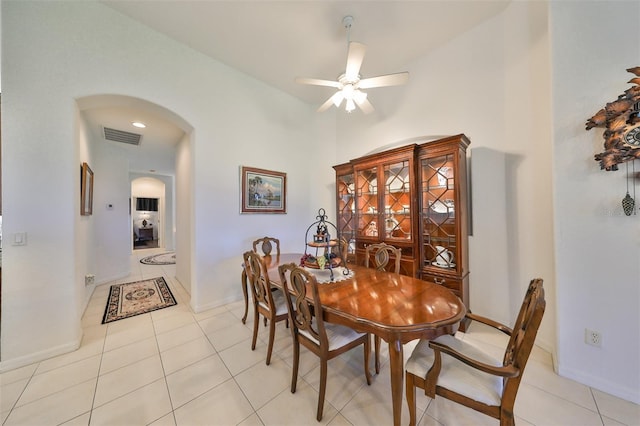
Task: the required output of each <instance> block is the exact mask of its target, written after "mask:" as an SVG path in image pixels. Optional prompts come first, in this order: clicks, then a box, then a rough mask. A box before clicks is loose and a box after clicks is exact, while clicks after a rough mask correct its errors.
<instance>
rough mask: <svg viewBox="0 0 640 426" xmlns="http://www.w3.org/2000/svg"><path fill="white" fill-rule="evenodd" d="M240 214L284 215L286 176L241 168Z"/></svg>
mask: <svg viewBox="0 0 640 426" xmlns="http://www.w3.org/2000/svg"><path fill="white" fill-rule="evenodd" d="M240 180H241V187H242V194H241V197H240V198H241V206H240V207H241V208H240V212H241V213H286V212H287V174H286V173H281V172H272V171H270V170H263V169H256V168H253V167H245V166H241V168H240Z"/></svg>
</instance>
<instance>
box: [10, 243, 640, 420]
mask: <svg viewBox="0 0 640 426" xmlns="http://www.w3.org/2000/svg"><path fill="white" fill-rule="evenodd" d="M156 251H158V249H154V250H136V252H135V253H134V255H133V256H132V269H131V270H132V271H134V272H133V273H132V274H131V276H129V277H127V279H123V280H119V281H118V282H129V281H135V280H139V279H143V278H152V277H156V276H160V275H162V276H164V277H165V279H166V280H167V282H168V283H169V286H170V287H171V290H172V292H173V294H174V296H176V298H177V300H178V305H177V306H174V307H171V308H166V309H162V310H159V311H155V312H152V313H150V314H145V315H140V316H137V317H133V318H129V319H126V320H120V321H116V322H113V323H110V324H107V325H101V324H100V322H101V320H102V315H103V313H104V308H105V303H106V298H107V293H108V290H109V285H101V286H98V287H97V288H96V290H95V292H94V294H93V297H92V298H91V301H90V303H89V306H88V307H87V310H86V313H85V315H84V318H83V321H82V325H83V327H84V339H83V341H82V346H81V347H80V349H78V350H77V351H75V352H73V353H69V354H65V355H62V356H58V357H55V358H52V359H48V360H46V361H42V362H39V363H36V364H33V365H29V366H26V367H22V368H18V369H16V370H12V371H8V372H5V373H2V374H1V375H0V385H1V389H0V392H1V393H0V413H1V420H2V424H3V425H5V426H11V425H29V426H39V425H61V424H64V425H118V426H120V425H154V426H165V425H178V426H182V425H296V426H299V425H305V424H306V425H316V424H318V423H317V422H316V420H315V410H316V404H317V397H318V393H317V389H318V381H319V367H318V363H317V358H316V357H315V356H313V355H312V354H310V353H308V352H306V350H305V349H304V348H302V349H301V351H302V356H301V366H300V377H299V379H298V388H297V392H296V393H295V394H292V393H291V392H290V388H289V386H290V380H291V342H290V339H291V337H290V334H289V331H288V330H287V329H286V328H285V327H284V323H281V324H278V326H277V336H276V343H275V349H274V355H273V357H272V361H271V365H270V366H266V365H265V363H264V360H265V354H266V344H265V342H266V338H267V336H268V332H267V329H266V328H264V327H261V328H260V332H259V338H260V339H259V344H258V346H257V347H256V350H255V351H251V348H250V345H251V335H252V328H251V327H252V317H251V316H250V317H249V320H248V321H247V324H246V325H243V324H242V323H241V321H240V317H241V316H242V313H243V304H242V302H236V303H232V304H229V305H226V306H222V307H220V308H217V309H211V310H209V311H206V312H202V313H198V314H194V313H193V312H192V311H191V309H190V307H189V303H188V295H187V293H186V292H185V290H184V289H183V288H182V287H181V286H180V284H179V283H178V282H177V281H176V280H175V279H174V278H173V277H174V271H175V265H169V266H152V265H142V264H141V263H139V262H138V259H139V258H141V257H144V256H147V255H149V254H151V253H154V252H156ZM464 338H465V339H478V340H483V341H485V342H486V344H485V347H486V348H487V349H488V350H492V351H496V352H500V349H499V345H500V344H503V343H504V340H503V338H502V336H499V335H497V334H495V333H492V332H491V331H490V330H488V329H486V328H480V327H472V328H471V330H470V331H469V332H468V333H467V334H466V335H465V336H464ZM411 348H412V345H407V347H406V348H405V357H408V355H409V354H410V352H411ZM382 359H383V368H382V370H381V372H380V375H378V376H374V380H373V383H372V384H371V386H367V385H366V382H365V378H364V374H363V372H362V352H361V350H354V351H350V352H349V353H347V354H344V355H342V356H341V357H339V358H336V359H334V360H332V361H330V362H329V379H328V384H327V401H326V402H325V408H324V418H323V420H322V422H321V423H322V424H328V425H332V426H338V425H367V426H371V425H389V424H392V413H391V404H390V384H389V369H388V363H387V362H385V361H387V352H386V351H385V352H384V353H383V358H382ZM371 368H372V369H373V367H371ZM515 413H516V417H517V419H516V421H517V424H518V425H535V426H550V425H562V426H567V425H576V426H577V425H581V426H582V425H639V424H640V407H639V406H638V405H635V404H632V403H629V402H627V401H624V400H621V399H619V398H615V397H613V396H610V395H607V394H605V393H602V392H599V391H597V390H595V389H591V388H589V387H587V386H584V385H581V384H579V383H576V382H573V381H571V380H567V379H564V378H562V377H559V376H557V375H556V374H554V373H553V370H552V368H551V358H550V356H549V354H548V353H545V352H544V351H541V350H539V349H537V348H536V350H535V351H534V353H533V354H532V358H531V360H530V362H529V365H528V366H527V371H526V372H525V376H524V378H523V382H522V384H521V386H520V392H519V394H518V399H517V402H516V407H515ZM418 416H419V417H418V418H419V419H420V422H419V424H420V425H423V426H424V425H497V424H498V422H497V421H496V420H494V419H491V418H489V417H486V416H484V415H481V414H478V413H476V412H474V411H472V410H468V409H466V408H464V407H460V406H458V405H456V404H453V403H450V402H448V401H446V400H443V399H441V398H436V399H435V400H431V399H429V398H427V397H426V396H424V395H420V394H419V395H418ZM407 422H408V410H407V408H406V404H403V424H406V423H407Z"/></svg>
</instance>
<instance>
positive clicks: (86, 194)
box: [80, 163, 93, 216]
mask: <svg viewBox="0 0 640 426" xmlns="http://www.w3.org/2000/svg"><path fill="white" fill-rule="evenodd" d="M80 170H81V172H80V176H81V178H80V215H82V216H90V215H91V214H92V213H93V171H92V170H91V168H90V167H89V165H88V164H87V163H82V167H81V168H80Z"/></svg>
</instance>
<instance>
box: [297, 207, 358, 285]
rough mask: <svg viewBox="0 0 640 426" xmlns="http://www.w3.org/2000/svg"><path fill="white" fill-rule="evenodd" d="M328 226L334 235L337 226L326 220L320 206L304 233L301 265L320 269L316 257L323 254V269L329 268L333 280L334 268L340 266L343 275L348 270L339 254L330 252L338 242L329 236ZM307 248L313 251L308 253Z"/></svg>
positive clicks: (346, 273)
mask: <svg viewBox="0 0 640 426" xmlns="http://www.w3.org/2000/svg"><path fill="white" fill-rule="evenodd" d="M329 227H331V228H332V229H333V230H334V231H335V233H336V235H337V234H338V228H337V227H336V225H334V224H333V223H331V222H329V221H328V220H327V215H326V212H325V210H324V209H323V208H320V209H319V210H318V215H317V216H316V221H315V222H313V223H312V224H311V225H309V227H308V228H307V232H306V233H305V237H304V241H305V250H304V257H303V260H302V266H304V267H306V268H309V269H320V264H319V263H318V257H319V256H324V257H325V262H324V265H323V267H324V269H326V270H329V273H330V280H331V281H332V282H333V281H334V276H333V270H334V268H337V267H339V266H342V269H343V270H342V273H343V274H344V275H348V274H349V272H350V271H349V268H348V267H347V265H346V262H344V263H343V259H341V258H340V256H338V255H335V254H334V253H332V252H331V249H332V247H336V246H338V245H339V242H338V240H337V239H332V238H331V234H330V232H329ZM313 228H315V231H312V229H313ZM309 249H313V250H314V252H315V253H314V254H311V253H309V252H308V251H309ZM319 253H320V254H319Z"/></svg>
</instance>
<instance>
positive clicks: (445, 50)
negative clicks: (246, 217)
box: [338, 2, 556, 350]
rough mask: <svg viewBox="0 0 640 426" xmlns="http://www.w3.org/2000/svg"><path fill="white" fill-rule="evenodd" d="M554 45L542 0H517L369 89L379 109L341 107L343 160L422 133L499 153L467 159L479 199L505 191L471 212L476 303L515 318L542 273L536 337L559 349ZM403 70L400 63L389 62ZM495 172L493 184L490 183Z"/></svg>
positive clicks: (491, 312)
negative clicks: (393, 83)
mask: <svg viewBox="0 0 640 426" xmlns="http://www.w3.org/2000/svg"><path fill="white" fill-rule="evenodd" d="M548 52H549V46H548V38H547V9H546V3H544V2H514V3H512V4H510V5H509V6H508V7H507V8H506V9H505V11H504V12H503V13H501V14H500V15H498V16H496V17H494V18H492V19H490V20H488V21H486V22H484V23H482V24H481V25H479V26H478V27H476V28H473V29H471V30H470V31H468V32H466V33H464V34H462V35H461V36H459V37H457V38H456V39H453V40H451V41H450V42H449V43H447V44H446V45H444V46H442V47H441V48H440V49H438V50H436V51H434V52H432V53H431V54H430V55H428V56H426V57H423V58H420V59H419V60H416V61H414V62H412V63H409V64H407V67H406V69H407V70H408V71H409V73H410V77H409V83H408V84H407V85H406V86H402V87H397V88H391V89H384V88H381V89H373V90H370V91H369V99H370V100H371V102H372V104H373V105H374V107H375V108H376V113H374V114H371V115H368V116H363V115H362V114H350V115H347V114H341V115H338V146H340V147H341V151H339V152H338V155H339V156H340V159H341V160H340V161H341V162H343V161H346V160H349V159H350V158H354V157H357V156H360V155H363V154H365V153H367V152H369V151H371V150H373V149H375V148H377V147H380V146H382V145H385V144H390V143H393V142H398V144H401V143H406V142H408V141H411V142H416V139H415V138H416V137H417V136H420V135H424V136H425V138H424V139H423V140H425V141H426V140H429V139H432V138H433V137H437V136H441V135H453V134H458V133H465V134H466V135H467V136H468V137H469V138H470V139H471V145H470V149H471V151H473V149H477V148H485V149H487V150H491V151H493V152H495V153H496V154H497V158H498V160H497V161H502V164H498V166H499V167H497V168H496V167H493V166H492V164H491V161H490V160H491V159H490V158H488V157H487V156H485V157H484V160H485V161H477V162H475V161H474V158H473V157H471V164H472V170H473V173H474V175H482V176H483V177H485V178H486V179H484V182H483V183H481V182H478V185H477V186H476V185H475V184H474V183H472V191H473V198H474V200H478V199H482V198H483V197H484V193H485V191H495V193H491V194H489V195H488V197H490V198H497V199H499V198H500V195H501V194H500V193H501V192H502V197H501V200H498V201H501V203H502V204H501V205H498V206H493V208H494V209H495V213H494V214H493V215H488V214H486V212H485V211H477V212H476V209H475V208H474V210H473V229H474V236H473V237H472V238H471V239H470V252H469V257H470V267H469V269H470V285H469V286H470V305H471V309H472V310H473V311H474V312H476V313H478V314H481V315H487V316H489V317H492V318H495V319H497V320H499V321H502V322H505V323H513V321H514V320H515V318H516V315H517V311H518V309H519V308H520V304H521V303H522V297H523V295H524V292H525V290H526V288H527V286H528V284H529V281H530V280H531V279H532V278H535V277H538V276H539V277H542V278H543V279H544V285H545V288H546V291H547V311H546V313H545V317H544V319H543V324H542V327H541V330H540V332H539V337H538V344H540V345H542V346H544V347H545V348H547V349H549V350H553V348H554V346H555V308H556V306H555V297H554V292H555V276H554V275H555V272H554V261H553V232H552V219H553V217H552V204H551V201H552V200H551V192H552V187H551V167H550V164H551V146H552V145H551V136H550V135H551V121H550V118H551V116H550V112H549V109H550V105H551V99H550V95H549V87H550V85H549V58H548ZM397 71H402V69H395V70H389V72H397ZM420 141H421V140H418V141H417V142H420ZM500 158H501V159H500ZM493 161H496V158H494V159H493ZM499 170H502V174H499V173H498V171H499ZM491 179H493V180H495V185H491V182H487V180H489V181H490V180H491ZM483 185H484V187H483ZM479 191H481V192H479ZM505 191H506V192H505ZM474 207H475V206H474ZM481 207H482V206H481V205H480V204H479V206H478V208H481ZM483 213H485V214H483ZM505 218H507V219H508V220H506V221H505V220H504V219H505ZM497 240H498V241H500V244H496V241H497ZM494 246H496V248H497V249H496V250H491V249H490V248H491V247H494ZM488 294H490V295H491V296H492V297H487V295H488Z"/></svg>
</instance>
